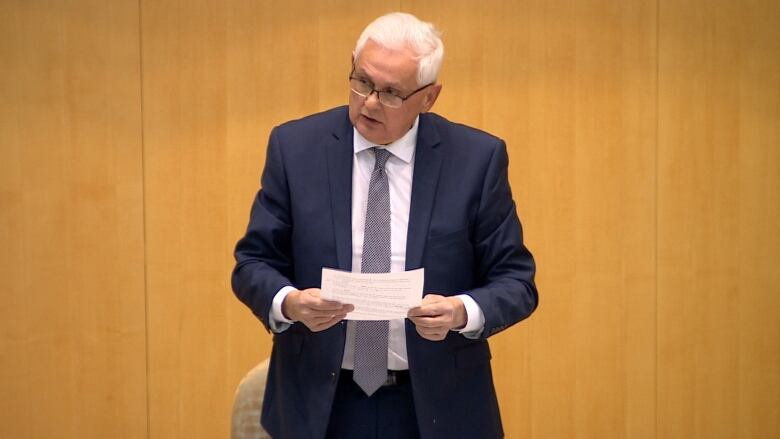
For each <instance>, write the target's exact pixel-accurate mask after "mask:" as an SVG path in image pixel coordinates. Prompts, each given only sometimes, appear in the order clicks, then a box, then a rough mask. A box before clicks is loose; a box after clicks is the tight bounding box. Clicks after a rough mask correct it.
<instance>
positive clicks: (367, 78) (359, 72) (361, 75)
mask: <svg viewBox="0 0 780 439" xmlns="http://www.w3.org/2000/svg"><path fill="white" fill-rule="evenodd" d="M355 76H357V77H358V78H360V79H363V80H365V81H368V82H370V83H371V84H372V85H373V86H374V87H376V81H374V80H373V79H372V78H371V77H370V76H368V75H367V74H366V72H364V71H362V70H360V69H358V68H357V67H355ZM382 88H383V89H388V88H392V89H393V90H395V91H400V90H403V86H402V85H401V84H400V83H389V84H384V87H382Z"/></svg>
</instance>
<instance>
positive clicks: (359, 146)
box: [352, 116, 420, 163]
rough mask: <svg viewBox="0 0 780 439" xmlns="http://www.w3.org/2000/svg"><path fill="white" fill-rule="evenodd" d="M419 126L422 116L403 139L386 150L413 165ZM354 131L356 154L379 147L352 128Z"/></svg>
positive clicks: (415, 121)
mask: <svg viewBox="0 0 780 439" xmlns="http://www.w3.org/2000/svg"><path fill="white" fill-rule="evenodd" d="M419 126H420V116H417V117H416V118H415V119H414V124H413V125H412V128H411V129H410V130H409V131H407V132H406V134H404V135H403V137H401V138H400V139H398V140H396V141H395V142H393V143H390V144H389V145H387V146H385V147H384V148H385V149H387V150H388V151H390V153H391V154H393V155H394V156H396V157H398V158H399V159H401V160H403V161H404V162H406V163H411V161H412V158H414V147H415V145H416V144H417V129H418V128H419ZM352 131H353V132H354V136H353V137H352V138H353V139H354V140H353V147H354V150H355V154H357V153H359V152H361V151H365V150H367V149H369V148H373V147H375V146H377V145H376V144H375V143H371V142H369V141H368V140H367V139H366V138H365V137H363V136H362V135H361V134H360V133H359V132H358V130H357V128H355V127H352Z"/></svg>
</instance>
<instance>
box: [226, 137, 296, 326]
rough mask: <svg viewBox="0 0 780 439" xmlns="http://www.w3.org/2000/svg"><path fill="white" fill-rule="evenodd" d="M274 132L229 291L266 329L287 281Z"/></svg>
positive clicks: (279, 157)
mask: <svg viewBox="0 0 780 439" xmlns="http://www.w3.org/2000/svg"><path fill="white" fill-rule="evenodd" d="M278 137H279V136H278V129H274V130H273V131H272V132H271V136H270V139H269V142H268V150H267V153H266V161H265V168H264V170H263V176H262V179H261V189H260V190H259V191H258V192H257V196H256V197H255V200H254V202H253V204H252V211H251V214H250V218H249V225H248V227H247V230H246V234H245V235H244V237H243V238H241V239H240V240H239V241H238V244H236V249H235V258H236V266H235V268H234V269H233V275H232V286H233V292H234V293H235V294H236V296H237V297H238V299H239V300H241V301H242V302H243V303H244V304H245V305H247V306H248V307H249V308H250V309H251V310H252V313H254V315H255V316H257V317H258V318H259V319H260V320H261V321H262V322H263V324H264V325H265V327H266V329H267V330H270V327H269V313H270V312H271V306H272V302H273V298H274V296H275V295H276V293H277V292H278V291H279V290H280V289H281V288H282V287H285V286H289V285H293V284H292V283H291V282H290V280H289V279H290V277H291V275H290V273H291V269H292V268H291V267H292V262H291V256H290V254H291V244H290V243H291V232H292V221H291V215H290V197H289V190H288V185H287V174H286V172H285V165H284V159H283V153H282V148H281V146H280V142H279V138H278Z"/></svg>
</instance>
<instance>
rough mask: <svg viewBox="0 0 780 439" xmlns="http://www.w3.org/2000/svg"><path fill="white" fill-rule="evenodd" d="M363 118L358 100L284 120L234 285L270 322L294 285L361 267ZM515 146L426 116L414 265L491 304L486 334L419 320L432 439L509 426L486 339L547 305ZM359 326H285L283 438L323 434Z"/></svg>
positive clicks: (419, 361)
mask: <svg viewBox="0 0 780 439" xmlns="http://www.w3.org/2000/svg"><path fill="white" fill-rule="evenodd" d="M352 137H353V128H352V125H351V123H350V121H349V117H348V113H347V107H338V108H335V109H332V110H329V111H325V112H323V113H319V114H315V115H312V116H309V117H306V118H304V119H300V120H296V121H292V122H288V123H285V124H283V125H281V126H278V127H276V128H275V129H274V130H273V131H272V133H271V136H270V140H269V145H268V152H267V156H266V164H265V170H264V171H263V177H262V189H261V190H260V191H259V192H258V194H257V197H256V199H255V201H254V204H253V206H252V213H251V217H250V221H249V226H248V228H247V231H246V235H245V236H244V237H243V238H242V239H241V240H240V241H239V242H238V244H237V246H236V253H235V256H236V261H237V263H236V267H235V270H234V272H233V278H232V282H233V290H234V291H235V293H236V295H237V296H238V298H239V299H240V300H241V301H243V302H244V303H245V304H246V305H247V306H248V307H249V308H250V309H251V310H252V312H253V313H254V314H255V315H256V316H257V317H258V318H259V319H260V320H261V321H262V322H263V323H264V324H265V325H266V327H267V325H268V316H269V313H270V310H271V302H272V300H273V297H274V295H275V294H276V292H277V291H279V289H280V288H282V287H284V286H286V285H292V286H294V287H296V288H298V289H304V288H311V287H319V286H320V277H321V269H322V268H323V267H330V268H338V269H342V270H351V268H352V267H351V265H352V262H351V261H352V242H351V241H352V232H351V209H352V204H351V193H352V166H353V164H352V158H353V142H352ZM507 166H508V162H507V152H506V147H505V145H504V142H503V141H502V140H500V139H498V138H496V137H493V136H491V135H489V134H487V133H484V132H482V131H479V130H475V129H473V128H469V127H466V126H464V125H460V124H455V123H452V122H450V121H448V120H446V119H444V118H442V117H441V116H438V115H436V114H433V113H424V114H421V115H420V122H419V131H418V138H417V147H416V152H415V165H414V177H413V182H412V195H411V210H410V216H409V230H408V238H407V248H406V268H407V269H408V270H411V269H416V268H420V267H424V268H425V286H424V291H425V293H426V294H427V293H436V294H441V295H455V294H460V293H464V292H465V293H468V294H470V295H471V297H473V298H474V300H475V301H476V302H477V304H478V305H479V306H480V307H481V309H482V311H483V312H484V314H485V327H484V331H483V332H482V335H481V337H480V338H479V339H469V338H466V337H464V336H463V335H461V334H459V333H457V332H454V331H451V332H450V333H449V334H448V335H447V337H446V338H445V339H444V340H442V341H439V342H433V341H428V340H425V339H423V338H422V337H420V336H419V335H418V334H417V332H416V331H415V329H414V325H412V324H411V322H410V321H409V320H407V321H406V344H407V352H408V356H409V358H408V359H409V371H410V375H411V381H412V390H413V395H414V401H415V408H416V412H417V419H418V422H419V427H420V433H421V435H422V437H423V438H448V439H449V438H454V437H458V438H461V437H462V438H497V437H502V436H503V431H502V427H501V419H500V415H499V410H498V403H497V401H496V395H495V390H494V386H493V379H492V374H491V368H490V349H489V347H488V343H487V340H486V338H487V337H489V336H491V335H493V334H496V333H497V332H499V331H501V330H503V329H505V328H507V327H509V326H510V325H512V324H514V323H517V322H518V321H520V320H522V319H524V318H526V317H528V316H529V315H530V314H531V313H532V312H533V310H534V309H535V308H536V305H537V300H538V299H537V292H536V287H535V285H534V273H535V265H534V260H533V257H532V256H531V254H530V253H529V251H528V250H527V249H526V248H525V246H524V245H523V238H522V230H521V226H520V221H519V220H518V217H517V214H516V211H515V205H514V202H513V200H512V195H511V192H510V188H509V181H508V178H507ZM345 334H346V325H345V324H344V322H342V324H337V325H335V326H333V327H331V328H329V329H327V330H325V331H321V332H316V333H315V332H311V331H309V330H308V329H307V328H306V327H305V326H303V325H302V324H300V323H296V324H293V325H292V326H291V327H290V328H289V329H288V330H286V331H284V332H282V333H279V334H274V345H273V352H272V355H271V365H270V370H269V375H268V384H267V389H266V394H265V398H264V403H263V411H262V422H263V425H264V426H265V428H266V429H267V430H268V432H269V433H270V434H271V435H272V436H273V437H279V438H285V439H286V438H312V439H313V438H322V437H324V435H325V431H326V429H327V424H328V419H329V416H330V410H331V406H332V402H333V396H334V392H335V388H336V383H337V379H338V375H339V372H340V366H341V360H342V355H343V350H344V340H345Z"/></svg>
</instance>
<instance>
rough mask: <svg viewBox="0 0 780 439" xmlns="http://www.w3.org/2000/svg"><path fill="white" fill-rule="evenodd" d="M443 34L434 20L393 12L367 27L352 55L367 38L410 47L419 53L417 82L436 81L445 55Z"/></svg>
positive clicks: (357, 51) (384, 43) (359, 50)
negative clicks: (427, 21) (434, 24)
mask: <svg viewBox="0 0 780 439" xmlns="http://www.w3.org/2000/svg"><path fill="white" fill-rule="evenodd" d="M440 35H441V33H440V32H439V31H438V30H437V29H436V28H435V27H434V26H433V24H431V23H426V22H424V21H420V19H418V18H417V17H415V16H414V15H412V14H407V13H404V12H393V13H390V14H387V15H383V16H381V17H379V18H377V19H376V20H374V21H372V22H371V23H370V24H369V25H368V26H366V28H365V29H364V30H363V33H362V34H360V38H358V40H357V44H356V45H355V51H354V52H353V53H352V55H353V56H354V57H355V59H357V58H358V56H359V55H360V52H361V51H362V50H363V47H364V46H365V45H366V41H368V40H371V41H373V42H375V43H377V44H379V45H381V46H384V47H386V48H388V49H394V50H400V49H404V48H409V49H411V50H412V52H414V54H415V55H416V56H417V85H420V86H422V85H427V84H430V83H433V82H435V81H436V78H437V77H438V76H439V69H440V68H441V62H442V59H443V58H444V43H442V41H441V38H440Z"/></svg>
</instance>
